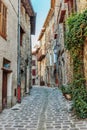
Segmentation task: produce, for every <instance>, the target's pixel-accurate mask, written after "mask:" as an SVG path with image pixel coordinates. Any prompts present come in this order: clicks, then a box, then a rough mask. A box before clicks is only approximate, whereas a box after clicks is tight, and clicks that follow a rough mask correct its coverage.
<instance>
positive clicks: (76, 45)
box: [65, 10, 87, 118]
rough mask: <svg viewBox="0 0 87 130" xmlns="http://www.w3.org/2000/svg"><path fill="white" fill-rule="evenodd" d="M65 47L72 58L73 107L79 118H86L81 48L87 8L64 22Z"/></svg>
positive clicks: (85, 31) (86, 99) (85, 27)
mask: <svg viewBox="0 0 87 130" xmlns="http://www.w3.org/2000/svg"><path fill="white" fill-rule="evenodd" d="M66 28H67V30H66V32H65V47H66V49H68V50H69V51H70V54H71V57H72V59H73V87H72V97H73V101H74V103H73V108H74V110H75V112H76V114H77V116H78V117H80V118H87V90H86V86H85V76H84V70H83V67H84V64H83V48H84V42H85V39H86V37H87V10H86V11H84V12H83V13H79V14H73V15H71V16H70V17H69V18H68V19H67V22H66Z"/></svg>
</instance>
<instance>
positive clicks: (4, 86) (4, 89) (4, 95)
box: [2, 71, 7, 109]
mask: <svg viewBox="0 0 87 130" xmlns="http://www.w3.org/2000/svg"><path fill="white" fill-rule="evenodd" d="M6 105H7V73H6V72H4V71H3V82H2V109H4V108H5V107H6Z"/></svg>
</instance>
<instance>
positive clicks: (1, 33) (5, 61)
mask: <svg viewBox="0 0 87 130" xmlns="http://www.w3.org/2000/svg"><path fill="white" fill-rule="evenodd" d="M13 7H14V8H13ZM17 12H18V2H16V1H9V0H8V1H7V0H1V1H0V68H1V69H0V110H2V109H4V108H5V107H6V106H7V107H10V106H12V105H13V104H15V103H16V88H17V24H18V18H17V14H18V13H17Z"/></svg>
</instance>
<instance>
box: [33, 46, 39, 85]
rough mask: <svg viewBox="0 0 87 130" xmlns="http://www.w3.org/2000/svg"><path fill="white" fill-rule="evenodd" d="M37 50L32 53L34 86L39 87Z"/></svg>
mask: <svg viewBox="0 0 87 130" xmlns="http://www.w3.org/2000/svg"><path fill="white" fill-rule="evenodd" d="M38 49H39V48H36V49H35V50H34V51H33V52H32V85H38V62H37V51H38Z"/></svg>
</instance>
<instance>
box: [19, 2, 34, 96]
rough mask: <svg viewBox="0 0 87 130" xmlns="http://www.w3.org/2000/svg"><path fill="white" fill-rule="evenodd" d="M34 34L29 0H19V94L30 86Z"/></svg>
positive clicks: (23, 92) (32, 11) (32, 12)
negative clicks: (32, 37) (32, 36)
mask: <svg viewBox="0 0 87 130" xmlns="http://www.w3.org/2000/svg"><path fill="white" fill-rule="evenodd" d="M33 34H35V12H34V10H33V7H32V5H31V2H30V0H25V1H24V0H21V18H20V46H21V96H23V95H24V94H25V92H29V87H31V86H32V74H31V73H32V48H31V35H33Z"/></svg>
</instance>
